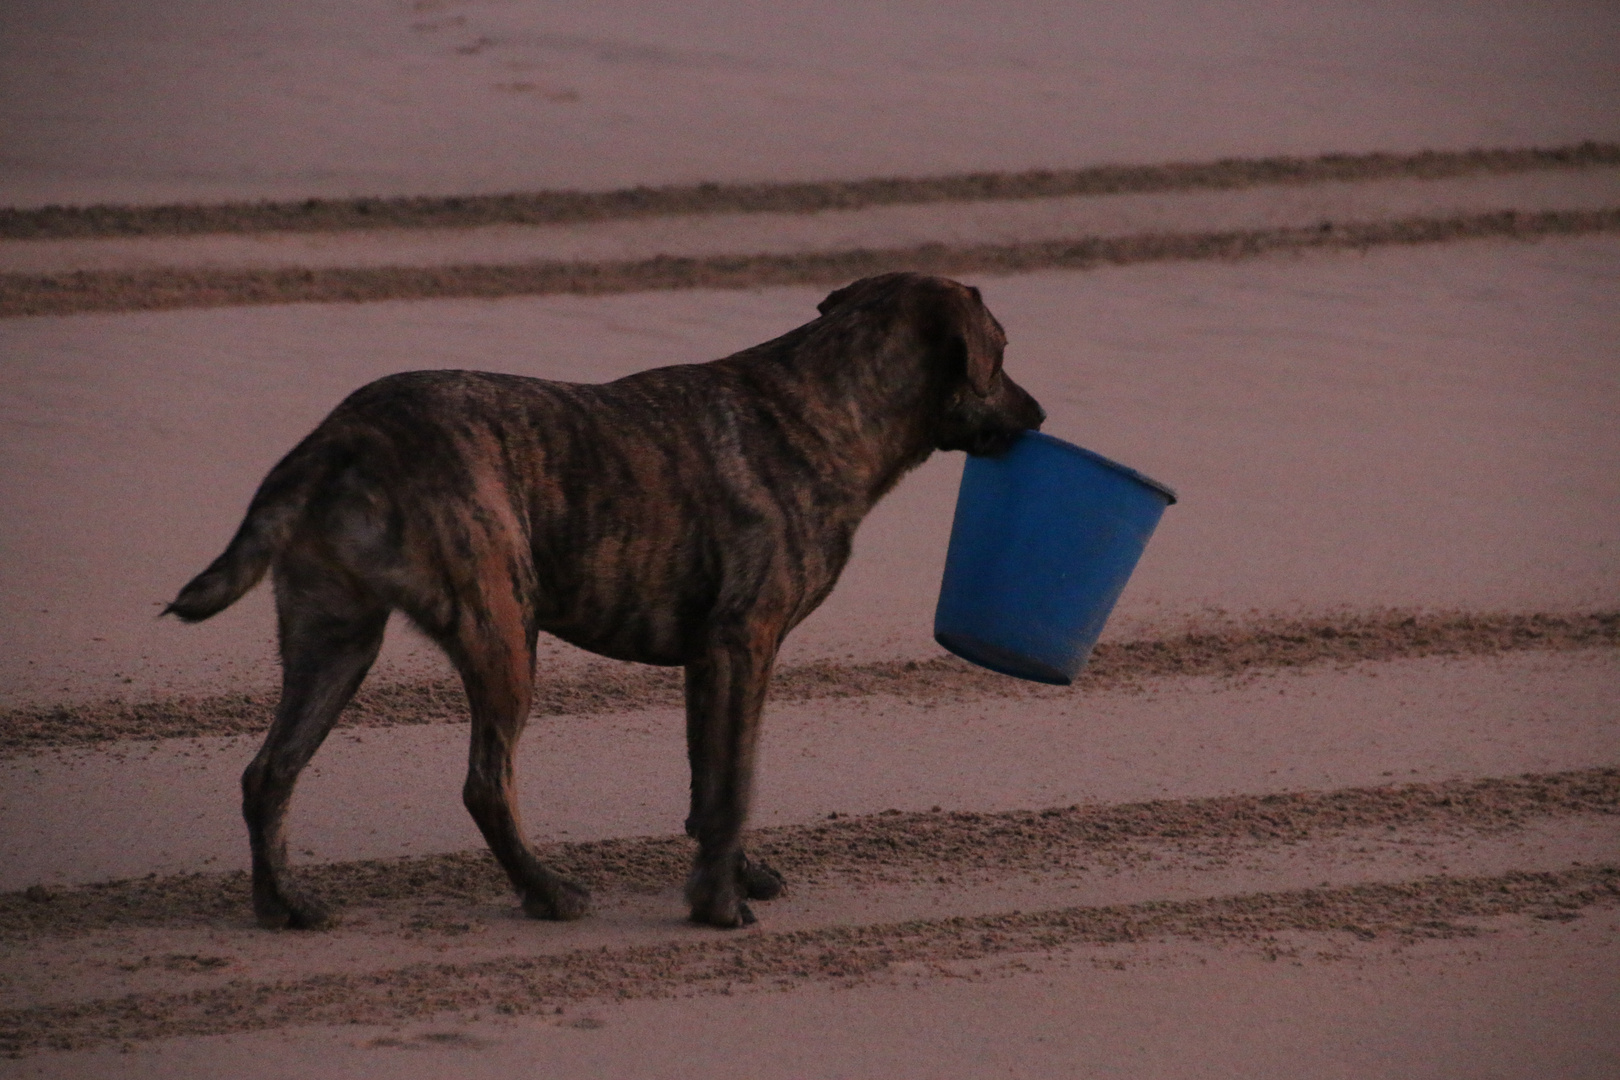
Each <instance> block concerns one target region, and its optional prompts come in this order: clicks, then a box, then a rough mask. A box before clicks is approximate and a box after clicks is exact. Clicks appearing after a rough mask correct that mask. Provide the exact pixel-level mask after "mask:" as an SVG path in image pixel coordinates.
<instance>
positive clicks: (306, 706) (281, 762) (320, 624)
mask: <svg viewBox="0 0 1620 1080" xmlns="http://www.w3.org/2000/svg"><path fill="white" fill-rule="evenodd" d="M276 607H277V615H278V624H279V625H278V629H279V631H280V636H281V664H282V671H281V703H280V704H279V705H278V706H277V708H276V718H275V721H274V722H273V723H272V724H271V725H270V731H269V734H267V735H266V736H265V740H264V745H263V746H262V747H260V749H259V752H258V754H257V755H256V756H255V757H254V759H253V762H252V763H251V764H250V765H248V767H247V771H246V772H244V773H243V774H242V816H243V818H245V819H246V821H247V827H248V843H249V847H250V850H251V852H252V856H253V911H254V914H255V915H256V916H257V918H258V921H259V924H260V925H261V926H265V927H269V928H273V929H279V928H282V927H288V928H292V929H319V928H322V927H325V926H327V925H329V924H330V923H331V917H330V916H329V915H328V913H327V911H326V909H325V908H323V907H322V906H321V905H320V904H319V903H317V902H315V901H314V900H312V899H310V898H309V897H307V896H304V895H302V894H301V893H299V892H298V891H297V890H296V889H295V888H294V887H293V886H292V885H291V884H290V883H289V881H288V878H287V839H286V832H285V820H286V814H287V804H288V802H289V801H290V800H291V799H292V792H293V785H294V784H295V783H296V782H297V780H298V774H299V773H300V772H302V771H303V768H304V766H305V765H307V764H308V763H309V759H310V758H311V757H312V756H314V754H315V751H316V750H318V749H319V748H320V745H321V743H322V742H324V741H325V739H326V736H327V733H328V732H330V731H331V730H332V725H333V723H335V722H336V720H337V717H338V713H340V712H342V710H343V706H344V705H346V704H348V702H349V699H350V698H352V697H353V696H354V692H355V690H356V689H358V688H359V686H360V682H361V680H363V679H364V678H365V677H366V672H367V671H369V670H370V669H371V665H372V662H373V661H374V660H376V658H377V650H378V649H379V648H381V646H382V640H383V631H384V630H385V629H386V628H387V625H388V609H387V607H386V606H383V605H381V604H380V603H377V602H375V601H371V600H367V599H365V598H363V597H362V596H361V595H360V593H359V589H358V586H356V585H354V584H353V583H349V582H346V581H344V580H342V579H341V578H339V577H338V576H336V575H332V576H324V577H323V575H321V574H320V573H319V572H313V573H312V572H310V571H309V570H308V569H307V568H306V569H304V570H300V569H298V568H294V567H285V568H278V570H277V574H276Z"/></svg>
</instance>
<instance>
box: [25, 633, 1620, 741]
mask: <svg viewBox="0 0 1620 1080" xmlns="http://www.w3.org/2000/svg"><path fill="white" fill-rule="evenodd" d="M1615 647H1620V612H1617V611H1604V612H1589V613H1580V614H1568V615H1560V614H1523V615H1514V614H1471V613H1466V612H1439V613H1435V612H1431V613H1422V614H1418V613H1412V612H1403V611H1383V612H1370V613H1356V614H1342V615H1336V616H1329V617H1323V618H1318V619H1308V620H1281V619H1275V620H1267V621H1260V622H1249V623H1243V624H1239V625H1236V626H1228V627H1216V628H1211V629H1207V630H1200V631H1195V632H1189V633H1185V634H1181V635H1178V636H1174V637H1168V638H1162V639H1149V640H1142V641H1127V642H1103V643H1102V644H1099V645H1098V646H1097V648H1096V650H1095V651H1094V652H1093V653H1092V656H1091V660H1090V662H1089V664H1088V665H1087V667H1086V669H1085V671H1084V672H1083V673H1082V674H1081V676H1080V678H1079V680H1077V682H1076V684H1075V686H1074V687H1073V688H1063V687H1047V686H1041V685H1039V684H1035V683H1027V682H1020V681H1018V680H1015V679H1009V678H1006V677H1004V676H1001V675H996V674H994V673H992V672H988V671H985V670H984V669H982V668H977V667H974V666H972V665H970V664H967V663H966V662H964V661H961V660H957V659H956V658H954V657H947V656H941V657H938V658H936V659H932V660H922V661H916V660H907V661H887V662H875V663H864V664H838V663H830V662H826V663H817V664H807V665H800V666H796V667H789V668H783V669H781V670H779V671H778V672H777V674H776V677H775V679H774V680H773V681H772V684H771V697H772V700H774V701H777V702H804V701H816V700H822V699H828V698H851V697H865V696H870V695H875V694H887V695H891V696H896V697H902V698H908V699H911V700H920V701H943V700H962V699H967V698H986V697H995V698H1024V697H1036V696H1054V695H1062V694H1068V693H1074V692H1076V691H1085V690H1101V689H1114V688H1119V687H1123V686H1128V685H1130V684H1132V683H1134V682H1136V681H1139V680H1142V679H1150V678H1177V677H1190V676H1210V675H1215V676H1236V675H1241V674H1243V673H1245V672H1248V671H1258V670H1266V669H1275V668H1296V667H1303V666H1307V665H1312V664H1329V663H1338V664H1352V663H1361V662H1364V661H1380V660H1395V659H1418V658H1422V657H1430V656H1482V655H1489V654H1495V653H1506V652H1519V651H1524V650H1549V651H1567V650H1573V649H1598V648H1601V649H1612V648H1615ZM534 700H535V704H534V714H535V715H541V716H545V715H551V716H580V715H593V714H601V713H607V712H623V711H628V710H633V709H645V708H679V707H680V705H681V703H682V700H683V698H682V691H681V673H680V670H679V669H676V668H653V667H647V666H644V665H639V664H614V663H608V662H601V663H593V664H590V665H588V666H587V667H585V668H584V669H583V670H581V671H578V672H576V673H571V674H568V675H563V676H547V675H544V674H542V675H541V676H540V677H539V678H537V680H536V682H535V698H534ZM275 702H276V695H274V694H273V693H256V694H255V693H241V694H222V695H217V696H209V697H185V698H170V699H163V700H157V701H149V702H133V703H132V702H124V701H117V700H113V701H98V702H88V703H83V704H64V705H30V706H23V707H16V708H10V709H6V710H3V711H0V758H5V757H14V756H17V755H19V754H28V753H32V752H38V751H41V750H46V749H49V748H53V747H62V746H75V745H86V744H94V743H104V742H108V741H111V740H116V739H141V740H156V739H172V738H190V737H196V736H202V735H242V734H256V733H258V732H262V731H264V730H265V729H266V728H267V727H268V725H269V723H270V718H271V716H272V714H273V712H274V710H275ZM465 720H466V699H465V696H464V695H463V692H462V690H461V686H460V684H459V682H457V681H456V680H454V679H444V680H436V681H422V682H412V683H395V684H382V685H376V686H369V687H365V688H362V690H361V691H360V693H359V694H358V695H357V696H356V697H355V700H354V701H353V702H352V703H351V704H350V705H349V707H348V708H347V709H346V710H345V711H344V713H343V716H342V717H341V718H340V720H339V724H340V725H342V726H361V727H384V726H391V725H398V724H428V723H459V722H464V721H465Z"/></svg>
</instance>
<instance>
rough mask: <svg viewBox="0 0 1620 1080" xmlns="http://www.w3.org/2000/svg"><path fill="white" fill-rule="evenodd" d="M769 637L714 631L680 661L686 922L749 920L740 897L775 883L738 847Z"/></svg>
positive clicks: (771, 891) (770, 660) (770, 891)
mask: <svg viewBox="0 0 1620 1080" xmlns="http://www.w3.org/2000/svg"><path fill="white" fill-rule="evenodd" d="M777 641H778V635H777V634H775V633H768V632H766V628H764V627H759V628H754V632H741V633H738V634H736V635H722V636H721V637H720V638H719V639H718V640H717V641H716V642H715V643H714V644H713V645H711V647H710V648H709V649H708V650H707V651H706V653H705V654H704V656H703V657H702V658H701V659H699V660H696V661H694V662H692V663H690V664H688V665H687V667H686V736H687V753H688V757H689V758H690V760H691V763H692V768H693V772H692V816H691V817H690V819H688V821H687V831H688V832H689V833H691V834H692V835H693V836H694V837H696V838H697V842H698V856H697V863H696V865H695V867H694V868H693V870H692V876H691V878H690V879H689V880H688V881H687V884H686V899H687V903H689V904H690V905H691V910H692V921H693V922H699V923H707V924H709V925H711V926H720V927H735V926H746V925H748V924H750V923H752V922H754V913H753V912H752V911H750V910H749V909H748V904H747V898H749V897H753V898H755V899H770V898H771V897H773V896H775V895H777V894H779V893H780V892H781V889H782V885H781V878H780V876H778V875H777V874H776V873H775V871H773V870H771V869H770V868H769V867H765V866H763V865H761V864H757V863H750V862H749V861H748V858H747V856H746V855H744V853H743V848H742V828H743V823H744V821H745V820H746V819H747V817H748V803H749V799H750V796H751V794H752V789H753V779H754V751H755V747H756V746H757V745H758V742H759V723H760V715H761V713H762V712H763V710H764V707H765V693H766V690H767V689H768V688H769V686H770V680H771V668H772V665H773V664H774V662H775V660H776V647H777ZM756 879H757V881H756ZM756 889H757V892H756Z"/></svg>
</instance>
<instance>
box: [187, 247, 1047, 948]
mask: <svg viewBox="0 0 1620 1080" xmlns="http://www.w3.org/2000/svg"><path fill="white" fill-rule="evenodd" d="M819 310H820V312H821V317H820V318H818V319H816V320H815V321H813V322H810V323H807V324H805V325H804V326H801V327H799V328H798V329H797V330H793V331H791V332H789V333H787V334H785V335H783V336H782V337H779V338H777V339H776V340H775V341H769V342H766V343H765V344H763V345H758V346H755V347H754V348H751V349H747V350H745V351H743V352H740V353H737V354H736V355H734V356H729V357H726V358H725V359H722V360H716V361H714V362H712V363H708V364H692V365H680V366H676V367H666V368H659V369H657V370H653V371H644V372H641V373H639V374H636V375H631V376H629V377H627V378H623V379H620V380H618V381H617V382H611V383H607V384H604V385H599V386H582V385H577V384H571V383H556V382H544V381H541V380H538V379H528V378H521V377H518V376H515V375H492V374H482V373H478V372H469V371H418V372H411V373H409V374H403V375H392V376H389V377H387V378H383V379H379V380H377V381H376V382H374V383H371V384H369V385H367V386H364V387H362V388H361V389H359V390H357V391H355V392H354V393H353V394H352V395H350V396H349V397H348V399H346V400H345V401H344V402H343V403H342V404H340V405H339V406H338V407H337V408H336V410H334V411H333V412H332V414H331V415H330V416H329V417H327V418H326V420H324V421H323V422H322V423H321V425H320V426H319V427H318V428H316V429H315V431H314V432H313V433H311V434H310V435H309V436H308V437H307V438H305V439H304V441H303V442H301V443H299V444H298V446H297V447H295V448H294V449H293V450H292V452H291V453H289V454H288V455H287V456H286V457H285V458H283V459H282V461H281V462H280V463H279V464H277V465H276V466H275V468H273V469H272V470H271V471H270V474H269V475H268V476H267V477H266V478H265V480H264V482H263V484H261V485H260V487H259V490H258V492H257V493H256V494H255V495H254V497H253V502H252V504H251V505H250V506H249V507H248V511H247V516H246V518H245V519H244V520H243V522H242V524H241V527H240V528H239V529H238V530H237V533H236V536H235V538H234V539H232V540H231V543H230V546H229V547H227V548H226V549H225V552H224V554H222V555H220V557H219V558H217V559H215V560H214V562H213V563H212V565H210V566H209V567H208V569H206V570H204V571H203V572H202V573H201V574H199V575H198V576H197V577H196V578H195V579H194V580H193V581H191V583H190V584H188V585H186V587H185V588H184V589H182V590H181V591H180V595H179V596H178V597H177V598H176V599H175V601H174V603H172V604H170V605H169V606H168V608H167V609H166V613H167V612H172V613H174V614H175V615H178V616H179V617H180V618H181V619H184V620H185V621H187V622H196V621H198V620H201V619H206V618H208V617H209V616H211V615H214V614H215V613H217V612H219V611H221V610H223V609H224V608H225V607H226V606H228V605H229V604H231V603H233V602H234V601H235V600H237V599H238V598H239V597H241V596H242V594H243V593H245V592H247V590H248V589H250V588H252V587H253V585H254V584H256V583H257V582H258V581H259V579H260V578H261V577H263V576H264V573H265V571H266V570H267V569H270V570H272V571H273V576H274V582H275V595H276V611H277V617H278V629H279V631H280V642H281V658H282V695H281V702H280V705H279V707H278V708H277V710H276V717H275V721H274V723H273V724H272V725H271V727H270V731H269V734H268V735H267V736H266V738H265V742H264V746H263V747H262V748H261V749H260V751H259V753H258V755H257V756H256V757H255V758H254V759H253V762H252V764H250V765H249V766H248V768H247V771H246V772H245V773H244V774H243V776H242V793H243V800H242V813H243V816H244V817H245V818H246V819H247V826H248V836H249V840H250V844H251V847H252V855H253V908H254V911H255V913H256V914H257V916H258V920H259V922H260V923H261V924H262V925H264V926H267V927H319V926H323V925H325V924H327V923H328V922H329V921H330V919H329V916H328V914H327V912H326V911H325V909H324V908H322V906H321V905H320V904H318V903H316V902H315V901H314V900H312V899H310V898H309V897H307V896H305V895H303V894H301V893H300V892H299V891H298V890H297V889H296V888H295V887H294V886H293V885H292V884H291V883H290V882H289V880H288V874H287V855H286V837H285V833H284V828H283V822H284V818H285V814H286V810H287V804H288V801H289V799H290V798H291V795H292V790H293V784H294V782H295V781H296V780H297V777H298V774H299V771H300V770H302V769H303V767H304V766H305V764H306V763H308V761H309V759H310V757H311V756H312V755H313V754H314V753H315V751H316V749H317V748H318V747H319V746H320V744H321V742H322V741H323V740H324V739H325V737H326V735H327V732H328V731H330V730H331V727H332V724H333V722H334V721H335V720H336V718H337V715H338V713H339V711H340V710H341V709H342V708H343V706H344V705H345V704H346V703H347V702H348V701H349V699H350V697H352V696H353V694H354V692H355V690H356V688H358V687H359V685H360V682H361V680H362V679H363V678H364V677H365V675H366V672H367V670H368V669H369V668H370V666H371V664H372V661H373V660H375V659H376V656H377V650H378V648H379V647H380V646H381V644H382V639H383V628H384V625H385V624H386V622H387V620H388V615H389V612H390V611H392V610H395V609H398V610H401V611H403V612H405V614H406V615H407V616H409V617H410V618H411V619H412V621H414V622H415V623H416V625H417V626H419V627H421V628H422V630H423V631H425V632H426V633H427V634H428V636H429V637H431V638H432V639H433V640H434V641H436V642H438V644H439V645H440V646H441V647H443V649H444V650H445V652H446V653H448V654H449V656H450V659H451V660H452V661H453V662H454V663H455V666H456V668H457V670H458V671H459V672H460V674H461V680H462V684H463V685H464V686H465V688H466V692H467V699H468V703H469V705H470V707H471V712H472V749H471V753H470V762H469V767H468V771H467V782H466V787H465V788H464V791H463V797H464V799H465V802H466V805H467V809H468V810H469V811H470V812H471V814H472V816H473V819H474V820H475V821H476V822H477V823H478V827H479V829H481V830H482V831H483V834H484V838H485V839H486V840H487V841H488V843H489V847H490V850H491V851H493V852H494V854H495V857H496V859H498V860H499V861H500V864H501V866H502V868H503V869H505V871H506V873H507V876H508V877H510V878H511V880H512V884H513V885H514V886H515V887H516V889H517V891H518V894H519V895H520V896H521V897H522V902H523V909H524V911H526V912H528V913H529V914H530V915H533V916H536V917H538V918H549V919H574V918H578V917H580V916H581V915H584V914H585V913H586V911H587V909H588V906H589V894H588V893H587V892H586V891H585V890H584V889H583V888H581V887H580V886H579V885H577V884H575V883H574V882H572V881H569V880H567V879H566V878H563V877H561V876H560V875H558V874H556V873H555V872H553V871H552V870H551V869H549V868H548V867H546V866H545V865H544V864H543V863H542V862H541V861H540V859H539V858H538V857H537V856H536V854H535V851H534V848H533V847H531V846H530V844H529V841H528V839H527V837H526V836H525V835H524V831H523V828H522V826H521V825H520V824H519V821H518V813H517V807H516V805H515V802H514V799H513V794H514V788H515V786H516V779H515V776H514V772H513V758H514V751H515V749H516V746H517V741H518V736H519V735H520V734H521V733H522V731H523V726H524V722H525V721H526V720H527V718H528V715H529V705H530V694H531V685H532V679H533V672H534V663H535V642H536V638H537V636H538V634H539V633H540V631H542V630H544V631H546V632H547V633H550V634H554V635H556V636H557V637H559V638H561V639H563V640H564V641H568V642H571V643H573V644H575V645H578V646H580V647H582V648H585V649H589V650H591V651H593V652H597V653H600V654H602V655H604V656H609V657H614V658H616V659H620V660H634V661H639V662H641V663H644V664H664V665H677V664H680V665H685V667H686V716H687V720H686V735H687V745H688V752H689V757H690V761H691V768H692V795H691V816H690V817H689V818H688V819H687V823H686V828H687V832H689V833H690V834H691V835H692V836H694V837H695V838H696V839H697V841H698V845H699V850H698V855H697V861H696V865H695V868H694V869H693V871H692V875H691V877H690V879H689V880H688V882H687V886H686V898H687V901H688V902H689V904H690V905H691V915H692V919H693V920H694V921H696V922H700V923H708V924H712V925H714V926H722V927H732V926H740V925H744V924H746V923H750V922H752V921H753V914H752V912H750V911H749V909H748V904H747V900H748V899H769V898H771V897H773V896H775V895H777V894H778V893H779V892H780V891H781V889H782V881H781V878H780V877H779V876H777V875H776V874H775V872H774V871H772V870H770V869H769V868H768V867H765V866H764V865H762V864H758V863H750V862H749V860H748V859H747V857H746V856H745V855H744V853H743V848H742V829H743V822H744V819H745V818H746V816H747V812H748V802H749V795H750V784H751V780H752V775H753V769H754V748H755V744H756V737H757V735H758V732H759V722H760V710H761V708H762V706H763V705H764V703H765V693H766V688H767V686H768V685H769V683H770V678H771V668H772V665H773V663H774V662H775V659H776V654H777V649H778V647H779V646H780V645H781V644H782V639H783V637H784V636H785V635H786V634H787V632H788V631H789V630H791V629H793V627H794V626H796V625H797V624H798V623H799V622H800V621H801V620H802V619H804V617H805V616H807V615H809V614H810V612H811V611H813V610H815V608H816V606H817V605H818V604H820V603H821V601H822V600H823V599H825V598H826V596H827V594H828V593H829V592H830V591H831V590H832V587H833V583H834V582H835V581H836V580H837V579H838V574H839V571H840V570H842V569H843V566H844V562H845V560H847V559H848V558H849V552H850V543H851V540H852V538H853V537H854V535H855V528H856V526H857V525H859V524H860V522H861V519H862V518H863V517H865V516H866V513H867V511H869V510H870V509H871V508H872V506H873V505H874V504H875V503H876V502H877V501H878V499H879V498H880V497H882V496H883V494H884V493H885V492H887V491H888V490H889V489H890V488H891V487H893V486H894V484H895V482H896V481H898V480H899V479H900V477H901V476H902V475H903V474H904V473H905V472H906V471H907V470H909V469H912V468H914V467H916V466H917V465H919V464H921V463H922V462H923V460H924V459H926V458H927V457H928V456H929V454H931V453H932V452H933V451H935V450H966V451H967V452H968V453H970V454H994V453H998V452H1001V451H1002V450H1004V449H1005V448H1006V447H1007V446H1008V445H1009V444H1010V443H1011V442H1012V440H1013V439H1015V438H1016V437H1017V435H1018V433H1019V432H1021V431H1023V430H1025V429H1027V428H1035V427H1039V426H1040V424H1041V422H1042V420H1044V419H1045V414H1044V413H1043V412H1042V410H1041V407H1040V406H1039V405H1038V404H1036V402H1035V399H1034V398H1032V397H1031V396H1030V395H1029V394H1028V393H1026V392H1025V391H1024V390H1023V389H1022V388H1020V387H1019V386H1017V385H1016V384H1015V383H1014V382H1013V381H1012V380H1011V379H1009V378H1008V377H1007V376H1006V375H1004V374H1003V373H1002V370H1001V358H1002V350H1003V348H1004V347H1005V344H1006V336H1005V335H1004V334H1003V332H1002V329H1001V325H1000V324H999V323H998V322H997V321H996V320H995V318H994V317H993V316H992V315H991V314H990V312H989V311H988V310H987V309H986V308H985V306H984V303H983V302H982V301H981V299H980V297H979V291H978V290H977V289H971V288H967V287H965V286H963V285H960V284H958V283H956V282H954V281H948V280H945V279H942V278H932V277H923V276H920V275H915V274H886V275H883V276H881V277H874V278H867V279H865V280H862V281H857V282H855V283H854V284H853V285H850V286H848V287H846V288H843V289H839V290H838V291H836V292H834V293H833V294H832V295H830V296H828V297H827V299H826V300H824V301H823V302H822V303H821V304H820V306H819Z"/></svg>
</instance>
